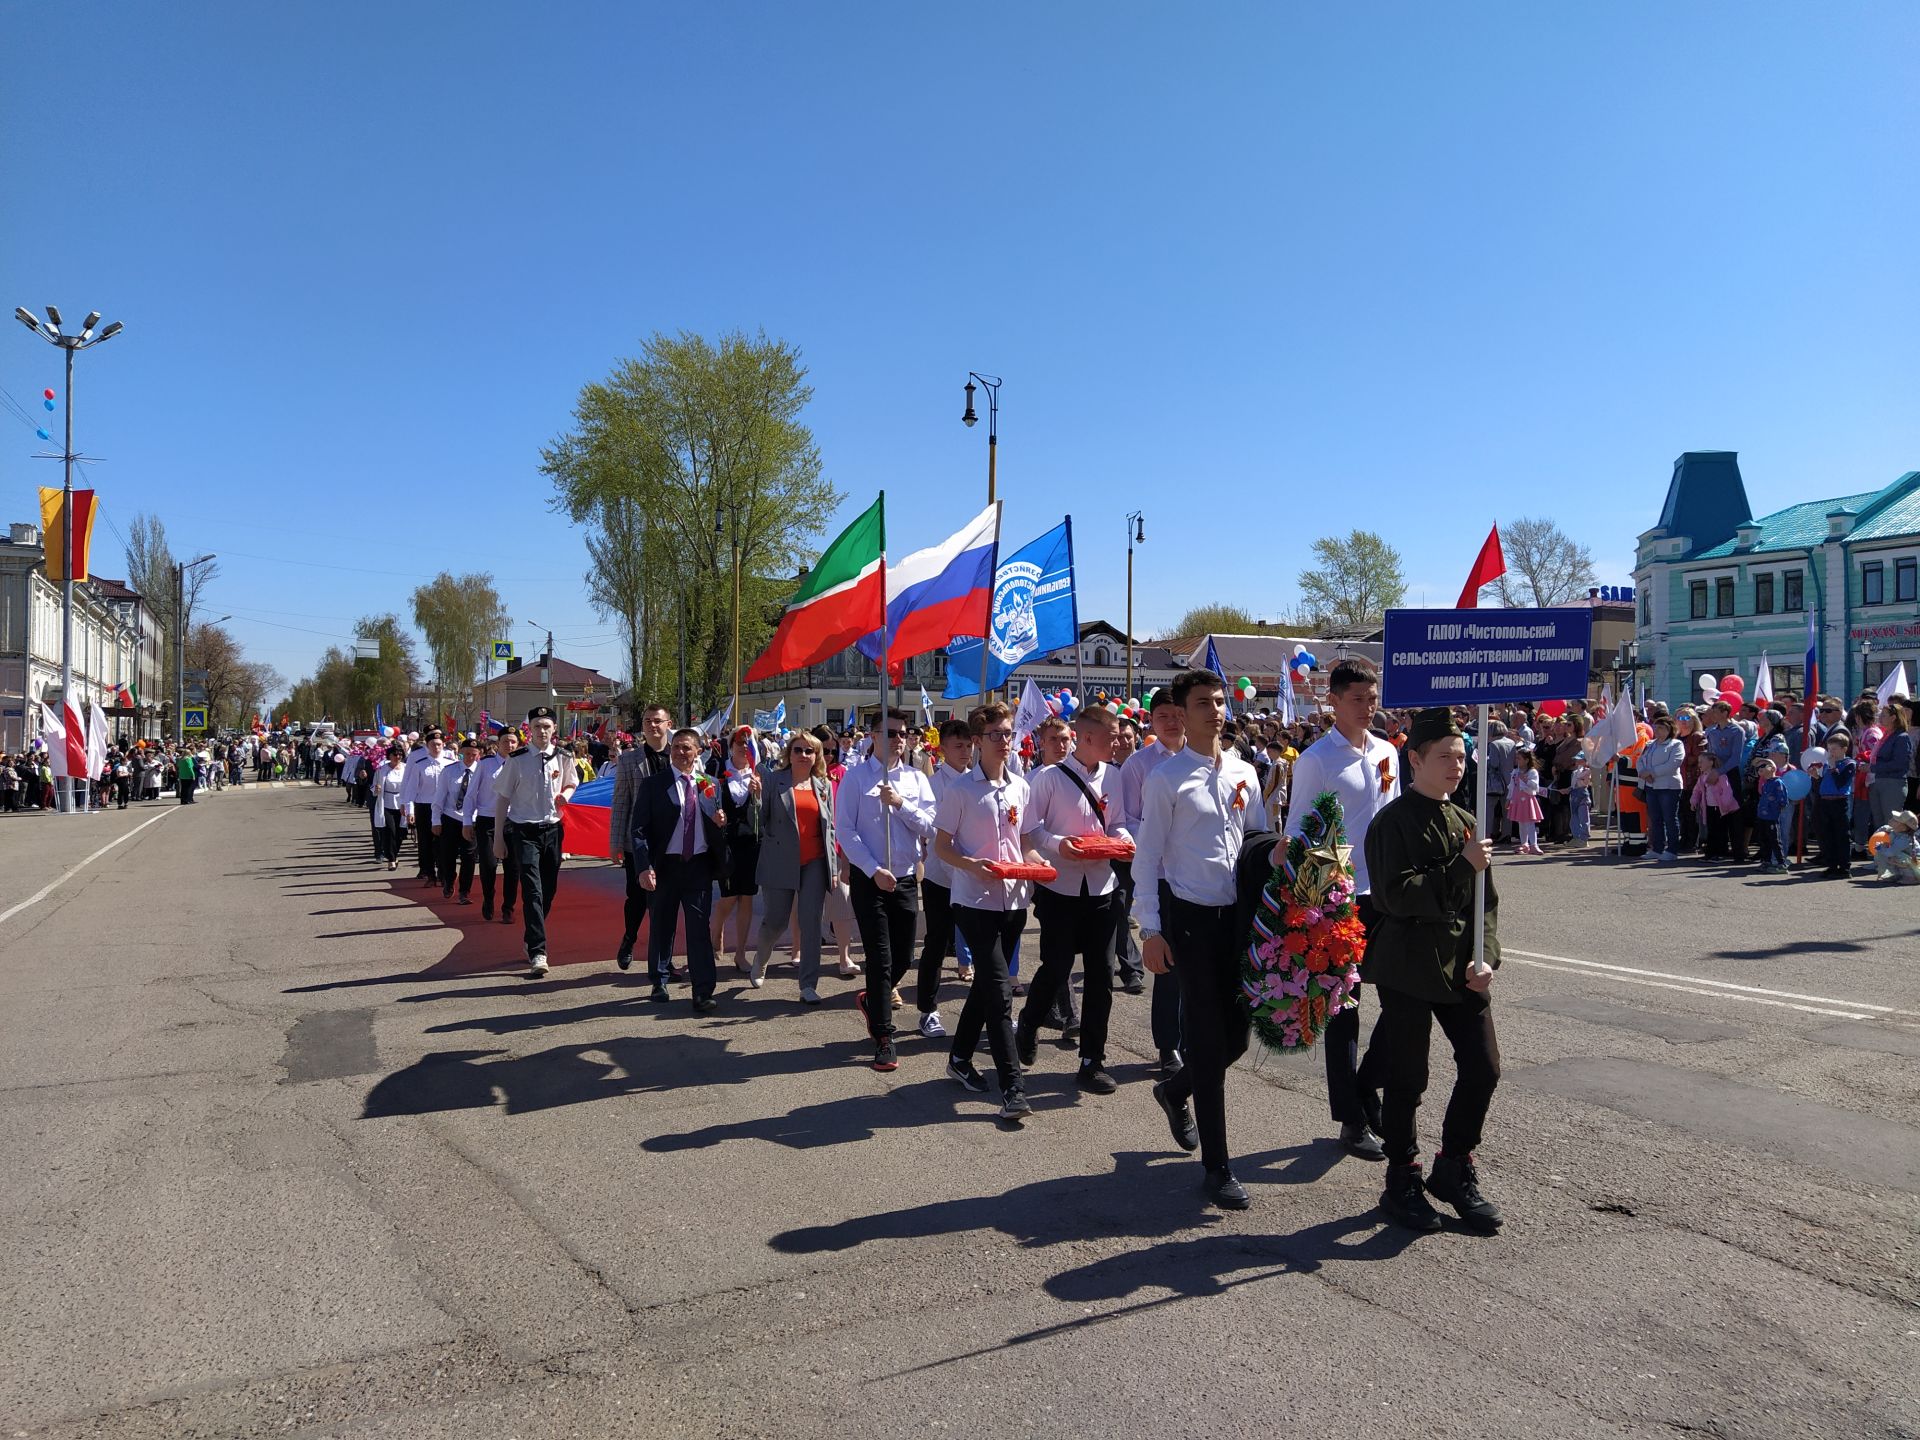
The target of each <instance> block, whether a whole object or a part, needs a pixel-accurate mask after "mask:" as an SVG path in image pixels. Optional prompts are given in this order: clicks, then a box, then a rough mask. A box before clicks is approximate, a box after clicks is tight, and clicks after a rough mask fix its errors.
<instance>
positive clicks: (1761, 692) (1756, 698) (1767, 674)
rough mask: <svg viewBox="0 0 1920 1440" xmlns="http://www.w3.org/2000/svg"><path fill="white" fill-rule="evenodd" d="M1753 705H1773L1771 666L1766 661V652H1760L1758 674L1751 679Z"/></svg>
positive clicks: (1770, 663) (1769, 662)
mask: <svg viewBox="0 0 1920 1440" xmlns="http://www.w3.org/2000/svg"><path fill="white" fill-rule="evenodd" d="M1753 703H1754V704H1756V705H1771V704H1772V703H1773V664H1772V662H1771V661H1769V660H1768V659H1767V652H1766V651H1764V650H1762V651H1761V652H1760V673H1759V674H1758V675H1756V676H1754V677H1753Z"/></svg>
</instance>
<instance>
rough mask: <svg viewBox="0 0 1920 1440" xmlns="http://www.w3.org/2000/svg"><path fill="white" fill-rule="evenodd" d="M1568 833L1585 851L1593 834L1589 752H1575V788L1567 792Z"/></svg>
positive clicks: (1591, 774) (1591, 776)
mask: <svg viewBox="0 0 1920 1440" xmlns="http://www.w3.org/2000/svg"><path fill="white" fill-rule="evenodd" d="M1567 803H1568V805H1569V806H1570V807H1571V808H1570V809H1569V810H1568V811H1567V833H1568V834H1569V835H1570V836H1571V837H1572V839H1573V843H1574V844H1575V845H1578V846H1579V847H1580V848H1581V849H1583V850H1584V849H1585V848H1586V845H1587V840H1588V839H1589V837H1591V836H1592V834H1593V767H1592V766H1591V765H1589V764H1587V752H1586V751H1584V750H1576V751H1574V752H1573V788H1572V789H1571V790H1569V791H1568V792H1567Z"/></svg>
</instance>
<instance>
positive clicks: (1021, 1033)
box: [1013, 1025, 1040, 1070]
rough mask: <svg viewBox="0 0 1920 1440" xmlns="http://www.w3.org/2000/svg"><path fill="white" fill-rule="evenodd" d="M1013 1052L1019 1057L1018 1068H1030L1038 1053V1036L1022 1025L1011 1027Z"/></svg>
mask: <svg viewBox="0 0 1920 1440" xmlns="http://www.w3.org/2000/svg"><path fill="white" fill-rule="evenodd" d="M1013 1053H1014V1054H1015V1055H1017V1056H1018V1057H1019V1058H1020V1068H1021V1069H1022V1070H1031V1069H1032V1068H1033V1062H1034V1060H1035V1059H1036V1058H1037V1057H1038V1056H1039V1054H1040V1037H1039V1035H1038V1034H1036V1033H1035V1032H1034V1031H1032V1030H1029V1029H1027V1027H1026V1026H1024V1025H1016V1026H1014V1027H1013Z"/></svg>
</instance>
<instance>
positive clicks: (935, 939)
mask: <svg viewBox="0 0 1920 1440" xmlns="http://www.w3.org/2000/svg"><path fill="white" fill-rule="evenodd" d="M920 897H921V900H922V901H923V903H924V905H925V907H926V912H927V929H926V933H925V934H924V935H923V936H921V938H920V983H919V987H918V989H917V991H916V993H915V995H914V997H913V998H914V1001H915V1003H916V1004H918V1005H919V1007H920V1013H921V1014H922V1015H925V1014H926V1013H928V1012H929V1011H931V1010H936V1009H938V1008H939V1006H940V969H941V967H942V966H944V965H945V964H946V963H947V955H948V953H949V952H950V951H951V950H952V949H953V937H954V923H953V891H952V890H951V889H949V888H948V887H947V886H945V885H940V884H937V883H935V882H934V881H932V880H929V881H927V882H926V883H925V884H924V885H922V886H921V887H920ZM889 998H891V997H889Z"/></svg>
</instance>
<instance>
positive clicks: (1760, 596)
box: [1753, 575, 1773, 615]
mask: <svg viewBox="0 0 1920 1440" xmlns="http://www.w3.org/2000/svg"><path fill="white" fill-rule="evenodd" d="M1753 613H1754V614H1756V615H1771V614H1772V613H1773V576H1771V575H1756V576H1754V577H1753Z"/></svg>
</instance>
